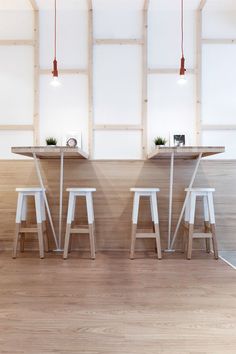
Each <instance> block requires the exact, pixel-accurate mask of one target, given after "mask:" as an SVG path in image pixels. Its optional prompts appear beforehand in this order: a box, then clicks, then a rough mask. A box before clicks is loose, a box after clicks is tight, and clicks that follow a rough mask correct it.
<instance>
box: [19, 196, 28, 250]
mask: <svg viewBox="0 0 236 354" xmlns="http://www.w3.org/2000/svg"><path fill="white" fill-rule="evenodd" d="M26 216H27V197H26V196H23V204H22V212H21V225H22V226H23V227H26ZM25 236H26V234H25V233H21V234H20V251H21V252H24V250H25Z"/></svg>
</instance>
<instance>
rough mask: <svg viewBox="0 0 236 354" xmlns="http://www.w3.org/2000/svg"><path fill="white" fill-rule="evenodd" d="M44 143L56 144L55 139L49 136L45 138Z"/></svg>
mask: <svg viewBox="0 0 236 354" xmlns="http://www.w3.org/2000/svg"><path fill="white" fill-rule="evenodd" d="M46 144H47V145H57V139H55V138H53V137H51V136H50V137H48V138H47V139H46Z"/></svg>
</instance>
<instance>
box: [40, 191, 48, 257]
mask: <svg viewBox="0 0 236 354" xmlns="http://www.w3.org/2000/svg"><path fill="white" fill-rule="evenodd" d="M40 200H41V213H42V224H43V240H44V250H45V252H48V251H49V240H48V235H47V225H46V210H45V202H44V198H43V193H40Z"/></svg>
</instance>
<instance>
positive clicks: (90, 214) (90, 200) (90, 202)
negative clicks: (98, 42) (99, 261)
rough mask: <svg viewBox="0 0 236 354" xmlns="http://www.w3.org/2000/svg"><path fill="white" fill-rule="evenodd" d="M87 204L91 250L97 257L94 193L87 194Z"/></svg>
mask: <svg viewBox="0 0 236 354" xmlns="http://www.w3.org/2000/svg"><path fill="white" fill-rule="evenodd" d="M86 205H87V216H88V226H89V240H90V252H91V258H92V259H95V240H94V228H93V223H94V212H93V198H92V193H91V192H90V193H87V194H86Z"/></svg>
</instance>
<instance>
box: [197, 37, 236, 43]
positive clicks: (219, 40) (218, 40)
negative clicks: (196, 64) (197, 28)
mask: <svg viewBox="0 0 236 354" xmlns="http://www.w3.org/2000/svg"><path fill="white" fill-rule="evenodd" d="M202 43H203V44H236V39H235V38H233V39H230V38H203V39H202Z"/></svg>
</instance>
